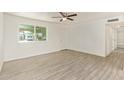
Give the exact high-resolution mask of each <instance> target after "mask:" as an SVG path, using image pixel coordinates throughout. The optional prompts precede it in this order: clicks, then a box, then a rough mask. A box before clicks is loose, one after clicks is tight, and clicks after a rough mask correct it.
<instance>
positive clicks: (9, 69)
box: [0, 50, 124, 80]
mask: <svg viewBox="0 0 124 93" xmlns="http://www.w3.org/2000/svg"><path fill="white" fill-rule="evenodd" d="M120 51H124V50H116V51H115V52H113V53H112V54H111V55H110V56H108V57H106V58H103V57H99V56H95V55H90V54H85V53H81V52H76V51H72V50H63V51H58V52H55V53H50V54H46V55H39V56H35V57H31V58H25V59H20V60H15V61H11V62H5V64H4V66H3V70H2V72H1V73H0V79H1V80H8V79H9V80H118V79H120V80H123V79H124V71H123V65H122V64H123V62H124V52H120Z"/></svg>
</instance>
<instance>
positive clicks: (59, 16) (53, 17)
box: [51, 16, 62, 18]
mask: <svg viewBox="0 0 124 93" xmlns="http://www.w3.org/2000/svg"><path fill="white" fill-rule="evenodd" d="M51 18H62V17H60V16H56V17H51Z"/></svg>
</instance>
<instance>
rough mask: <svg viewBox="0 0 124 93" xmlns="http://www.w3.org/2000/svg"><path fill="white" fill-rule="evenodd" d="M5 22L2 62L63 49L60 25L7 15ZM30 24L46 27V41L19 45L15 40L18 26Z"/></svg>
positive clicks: (62, 31) (64, 30) (62, 34)
mask: <svg viewBox="0 0 124 93" xmlns="http://www.w3.org/2000/svg"><path fill="white" fill-rule="evenodd" d="M4 20H5V45H4V50H5V53H4V61H9V60H14V59H19V58H24V57H29V56H34V55H40V54H44V53H49V52H54V51H58V50H61V49H64V45H63V42H64V41H65V40H64V34H65V33H64V32H66V29H65V27H64V25H62V24H56V23H49V22H42V21H38V20H32V19H27V18H23V17H17V16H13V15H9V14H5V15H4ZM19 24H31V25H39V26H45V27H47V31H48V38H47V41H42V42H28V43H19V42H18V39H17V34H18V25H19Z"/></svg>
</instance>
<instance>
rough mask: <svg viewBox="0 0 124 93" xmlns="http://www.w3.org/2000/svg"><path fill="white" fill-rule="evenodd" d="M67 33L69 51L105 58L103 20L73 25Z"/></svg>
mask: <svg viewBox="0 0 124 93" xmlns="http://www.w3.org/2000/svg"><path fill="white" fill-rule="evenodd" d="M68 33H69V35H68V48H69V49H72V50H77V51H81V52H86V53H90V54H94V55H98V56H103V57H104V56H105V20H98V21H92V22H88V23H83V22H82V23H78V24H73V25H72V26H70V30H69V32H68Z"/></svg>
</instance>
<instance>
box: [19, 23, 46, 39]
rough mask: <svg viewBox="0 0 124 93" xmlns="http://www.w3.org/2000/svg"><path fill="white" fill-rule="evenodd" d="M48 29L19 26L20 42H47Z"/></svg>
mask: <svg viewBox="0 0 124 93" xmlns="http://www.w3.org/2000/svg"><path fill="white" fill-rule="evenodd" d="M45 40H46V27H40V26H32V25H25V24H21V25H19V41H45Z"/></svg>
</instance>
